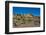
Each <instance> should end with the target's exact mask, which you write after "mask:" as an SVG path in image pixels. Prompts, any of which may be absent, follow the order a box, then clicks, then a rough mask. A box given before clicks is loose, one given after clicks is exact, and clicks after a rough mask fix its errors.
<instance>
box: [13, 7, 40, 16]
mask: <svg viewBox="0 0 46 35" xmlns="http://www.w3.org/2000/svg"><path fill="white" fill-rule="evenodd" d="M13 14H32V15H34V16H40V8H32V7H30V8H29V7H13Z"/></svg>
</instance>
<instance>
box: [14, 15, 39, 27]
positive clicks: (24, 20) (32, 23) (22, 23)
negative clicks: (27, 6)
mask: <svg viewBox="0 0 46 35" xmlns="http://www.w3.org/2000/svg"><path fill="white" fill-rule="evenodd" d="M13 27H14V28H16V27H17V28H20V27H40V17H39V16H33V15H32V14H26V15H20V14H17V15H14V16H13Z"/></svg>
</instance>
